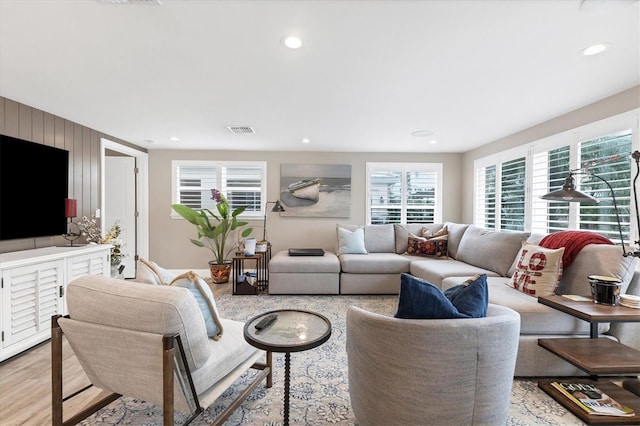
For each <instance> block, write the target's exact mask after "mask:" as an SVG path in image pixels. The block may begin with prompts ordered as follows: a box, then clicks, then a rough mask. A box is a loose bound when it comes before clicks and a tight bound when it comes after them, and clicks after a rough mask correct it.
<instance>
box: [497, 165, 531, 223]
mask: <svg viewBox="0 0 640 426" xmlns="http://www.w3.org/2000/svg"><path fill="white" fill-rule="evenodd" d="M525 166H526V161H525V157H521V158H516V159H514V160H510V161H506V162H504V163H502V164H501V169H502V174H501V180H500V186H501V192H500V229H503V230H512V231H524V206H525V193H526V191H525V184H526V176H525V171H526V168H525Z"/></svg>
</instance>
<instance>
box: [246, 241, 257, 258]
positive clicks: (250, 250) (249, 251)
mask: <svg viewBox="0 0 640 426" xmlns="http://www.w3.org/2000/svg"><path fill="white" fill-rule="evenodd" d="M244 255H245V256H255V255H256V239H255V238H245V239H244Z"/></svg>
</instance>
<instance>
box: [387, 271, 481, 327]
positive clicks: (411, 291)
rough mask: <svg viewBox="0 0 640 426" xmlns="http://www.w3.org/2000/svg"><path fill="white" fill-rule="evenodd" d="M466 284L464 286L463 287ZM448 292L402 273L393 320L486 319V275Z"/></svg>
mask: <svg viewBox="0 0 640 426" xmlns="http://www.w3.org/2000/svg"><path fill="white" fill-rule="evenodd" d="M474 278H475V277H474ZM465 284H466V285H465ZM465 284H461V285H460V286H456V287H453V288H451V289H449V290H451V291H449V295H450V298H451V299H453V300H451V299H450V298H448V297H447V296H446V295H445V293H444V292H442V290H440V289H439V288H438V287H436V286H435V285H433V284H431V283H430V282H428V281H425V280H422V279H420V278H417V277H414V276H412V275H409V274H406V273H403V274H402V275H401V276H400V295H399V297H398V310H397V312H396V314H395V317H396V318H405V319H451V318H478V317H482V316H486V313H487V304H488V290H487V280H486V275H485V276H484V279H483V278H482V276H480V277H478V278H477V279H474V280H473V281H472V282H469V283H465Z"/></svg>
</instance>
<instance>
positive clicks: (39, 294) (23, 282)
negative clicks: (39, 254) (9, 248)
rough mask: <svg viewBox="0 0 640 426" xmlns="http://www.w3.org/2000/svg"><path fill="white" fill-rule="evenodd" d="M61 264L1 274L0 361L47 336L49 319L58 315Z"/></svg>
mask: <svg viewBox="0 0 640 426" xmlns="http://www.w3.org/2000/svg"><path fill="white" fill-rule="evenodd" d="M64 268H65V262H64V260H54V261H49V262H42V263H38V264H34V265H26V266H21V267H16V268H10V269H4V270H3V271H2V284H3V285H2V351H1V354H2V357H1V358H2V359H6V358H8V357H10V356H13V355H15V354H17V353H19V352H21V351H23V350H25V349H27V348H29V347H31V346H33V345H35V344H37V343H39V342H42V341H44V340H46V339H48V338H49V337H50V335H51V316H52V315H55V314H57V313H60V312H62V295H61V292H62V286H63V283H64Z"/></svg>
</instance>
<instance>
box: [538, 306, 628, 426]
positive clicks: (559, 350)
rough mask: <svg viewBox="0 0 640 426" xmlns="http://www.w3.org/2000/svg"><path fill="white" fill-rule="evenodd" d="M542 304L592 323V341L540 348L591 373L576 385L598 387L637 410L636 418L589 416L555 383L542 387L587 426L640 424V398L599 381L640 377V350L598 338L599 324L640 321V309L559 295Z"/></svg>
mask: <svg viewBox="0 0 640 426" xmlns="http://www.w3.org/2000/svg"><path fill="white" fill-rule="evenodd" d="M538 302H539V303H542V304H543V305H547V306H550V307H552V308H554V309H557V310H559V311H561V312H564V313H566V314H568V315H572V316H574V317H576V318H580V319H582V320H584V321H588V322H589V324H590V338H589V339H582V338H555V339H538V345H539V346H541V347H543V348H545V349H547V350H549V351H550V352H552V353H553V354H555V355H557V356H559V357H560V358H562V359H564V360H565V361H567V362H569V363H571V364H573V365H575V366H576V367H578V368H579V369H581V370H583V371H584V372H586V373H588V374H589V375H590V376H591V379H592V380H590V381H586V380H576V382H580V383H592V384H594V385H595V386H597V387H598V388H600V389H601V390H602V391H603V392H605V393H607V394H608V395H609V396H611V397H612V398H613V399H615V400H617V401H618V402H620V403H621V404H624V405H627V406H629V407H631V408H633V409H634V410H635V412H636V415H635V416H633V417H613V416H597V415H589V414H588V413H586V412H585V411H583V410H582V409H580V407H578V406H577V405H576V404H575V403H574V402H572V401H570V400H569V399H568V398H567V397H566V396H564V395H563V394H562V393H560V392H559V391H558V390H557V389H556V388H554V387H553V386H551V381H549V380H543V381H540V382H538V386H539V387H540V388H541V389H542V390H543V391H545V392H546V393H547V394H548V395H550V396H551V397H552V398H553V399H555V400H556V401H558V402H559V403H560V404H562V405H563V406H564V407H565V408H566V409H567V410H569V411H571V412H572V413H573V414H575V415H576V416H577V417H579V418H580V419H581V420H582V421H584V422H585V423H587V424H590V425H591V424H639V423H640V398H639V397H637V396H636V395H634V394H633V393H631V392H629V391H628V390H626V389H623V388H621V387H620V386H617V385H616V384H614V383H611V382H609V381H607V380H598V375H602V374H608V375H624V374H631V375H637V374H640V351H637V350H635V349H633V348H630V347H628V346H625V345H623V344H621V343H619V342H617V341H615V340H611V339H607V338H602V339H600V338H598V324H599V323H601V322H640V310H638V309H633V308H626V307H624V306H609V305H601V304H597V303H594V302H593V301H574V300H570V299H568V298H566V297H563V296H555V295H554V296H541V297H539V298H538ZM571 381H574V380H571Z"/></svg>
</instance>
